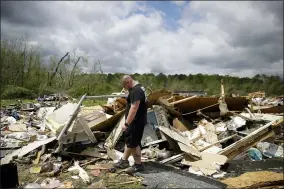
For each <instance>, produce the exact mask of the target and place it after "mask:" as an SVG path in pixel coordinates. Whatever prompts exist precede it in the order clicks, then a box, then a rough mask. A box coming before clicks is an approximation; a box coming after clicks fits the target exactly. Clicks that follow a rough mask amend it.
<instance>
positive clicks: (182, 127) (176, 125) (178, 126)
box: [173, 118, 188, 132]
mask: <svg viewBox="0 0 284 189" xmlns="http://www.w3.org/2000/svg"><path fill="white" fill-rule="evenodd" d="M173 127H174V128H176V129H178V130H180V131H182V132H183V131H188V129H187V127H186V126H185V125H184V124H183V123H182V122H181V121H180V120H179V119H178V118H174V119H173Z"/></svg>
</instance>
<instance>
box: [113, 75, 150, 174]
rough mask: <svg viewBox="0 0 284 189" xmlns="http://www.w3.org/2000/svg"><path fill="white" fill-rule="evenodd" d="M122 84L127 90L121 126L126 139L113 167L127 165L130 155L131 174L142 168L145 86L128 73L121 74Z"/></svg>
mask: <svg viewBox="0 0 284 189" xmlns="http://www.w3.org/2000/svg"><path fill="white" fill-rule="evenodd" d="M122 85H123V87H124V88H125V89H127V90H128V92H129V94H128V97H127V106H126V112H125V124H124V125H123V126H122V129H123V130H124V132H125V138H126V139H125V149H124V154H123V157H122V159H120V160H119V162H118V163H116V164H114V167H116V168H120V169H125V168H127V167H129V161H128V158H129V156H130V155H132V156H133V158H134V161H135V163H134V165H133V166H132V167H130V168H129V169H128V170H127V172H128V173H130V174H131V173H134V172H138V171H143V169H144V167H143V165H142V163H141V139H142V136H143V132H144V127H145V125H146V124H147V100H146V93H145V88H144V87H143V86H142V85H141V84H139V83H138V82H137V81H134V80H133V79H132V78H131V77H130V76H129V75H125V76H123V78H122Z"/></svg>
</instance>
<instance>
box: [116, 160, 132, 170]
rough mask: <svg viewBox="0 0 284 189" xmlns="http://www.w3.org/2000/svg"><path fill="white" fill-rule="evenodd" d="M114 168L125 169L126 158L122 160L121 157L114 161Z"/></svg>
mask: <svg viewBox="0 0 284 189" xmlns="http://www.w3.org/2000/svg"><path fill="white" fill-rule="evenodd" d="M113 166H114V167H115V168H117V169H125V168H127V167H129V161H128V160H123V159H120V160H119V161H118V162H117V163H115V164H114V165H113Z"/></svg>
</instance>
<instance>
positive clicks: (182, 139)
mask: <svg viewBox="0 0 284 189" xmlns="http://www.w3.org/2000/svg"><path fill="white" fill-rule="evenodd" d="M159 129H160V130H161V131H162V132H163V133H165V134H166V135H168V136H169V137H171V138H172V139H174V140H176V141H178V142H181V143H183V144H185V145H187V146H191V142H190V141H189V140H188V138H187V137H185V136H182V135H181V134H179V133H177V132H176V131H174V130H171V129H169V128H167V127H163V126H159Z"/></svg>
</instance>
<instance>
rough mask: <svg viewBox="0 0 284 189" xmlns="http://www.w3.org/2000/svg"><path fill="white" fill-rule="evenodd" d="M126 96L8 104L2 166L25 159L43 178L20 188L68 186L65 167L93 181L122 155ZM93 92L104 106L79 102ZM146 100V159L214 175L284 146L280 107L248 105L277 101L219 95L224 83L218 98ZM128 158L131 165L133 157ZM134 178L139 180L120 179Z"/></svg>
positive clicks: (157, 96) (158, 94) (278, 153)
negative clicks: (267, 110) (283, 143)
mask: <svg viewBox="0 0 284 189" xmlns="http://www.w3.org/2000/svg"><path fill="white" fill-rule="evenodd" d="M126 97H127V94H126V93H124V92H123V91H122V92H121V93H118V94H112V95H104V96H86V95H84V96H82V98H81V99H80V101H79V102H78V103H72V102H71V101H67V100H68V98H64V99H63V100H62V98H56V97H52V100H57V103H55V104H53V106H50V104H48V105H47V104H46V103H43V102H45V101H47V102H49V101H48V100H50V98H47V97H46V98H43V99H39V102H41V103H38V104H26V105H22V106H21V107H18V106H17V107H16V106H15V107H12V108H11V107H6V108H5V109H4V111H2V112H1V166H2V165H5V164H10V163H17V164H25V165H27V166H30V168H29V173H30V174H34V175H38V177H43V178H45V180H43V181H41V182H34V183H25V186H26V187H37V188H67V187H69V188H70V187H73V185H72V182H71V181H70V180H67V181H66V180H61V181H60V180H59V179H58V178H57V177H59V176H60V175H61V174H64V173H69V174H70V177H69V179H72V181H73V182H74V181H75V180H81V181H82V182H83V183H85V184H86V185H91V186H92V185H93V184H94V183H95V182H99V181H98V180H96V179H98V178H99V177H100V176H101V175H103V173H104V174H105V173H114V172H117V171H118V170H115V169H114V168H113V166H112V164H113V163H114V162H116V161H118V160H119V159H120V158H121V157H122V155H123V148H124V133H123V130H122V127H121V126H122V125H123V124H124V122H125V119H124V112H125V106H126V103H127V102H126ZM253 97H254V96H253ZM96 98H108V100H107V103H106V105H100V106H92V107H84V106H82V102H83V100H85V99H96ZM257 98H259V97H257ZM147 99H148V114H147V120H148V123H147V125H146V126H145V129H144V133H143V137H142V142H141V144H142V156H143V157H142V161H143V162H145V163H146V162H156V163H159V164H164V165H167V166H170V167H174V168H175V169H177V170H182V171H186V172H188V173H191V174H194V175H202V176H207V177H211V178H214V179H218V178H223V177H225V176H226V174H227V173H226V171H225V169H224V168H223V167H224V166H225V165H227V164H228V162H230V161H234V160H250V161H260V160H263V159H269V158H281V157H282V158H283V148H282V147H281V146H280V145H278V144H279V143H278V144H277V143H276V142H275V139H277V140H278V141H279V140H280V141H281V137H282V138H283V136H279V128H280V127H281V125H283V116H281V115H279V113H282V114H283V112H281V111H280V112H279V111H278V112H277V111H276V112H275V110H273V111H270V113H263V111H260V112H259V110H257V111H256V110H255V109H254V108H252V107H253V106H254V105H264V104H266V105H268V104H271V105H273V107H275V106H278V107H279V101H277V103H276V100H275V101H270V100H268V101H267V102H266V103H263V100H258V99H256V98H251V97H225V94H224V87H223V83H221V96H220V97H219V98H217V97H203V96H198V95H194V96H188V95H187V96H182V95H181V94H172V93H171V92H169V91H167V90H159V91H154V92H151V93H150V94H149V95H148V97H147ZM250 99H252V100H251V101H250ZM272 102H273V103H272ZM51 103H52V102H51ZM252 103H253V105H252ZM280 106H283V98H282V105H281V104H280ZM273 107H272V108H273ZM270 108H271V107H270ZM277 137H278V138H277ZM279 137H280V138H279ZM280 143H281V142H280ZM129 161H130V164H131V165H132V164H134V159H133V157H130V158H129ZM135 182H140V181H137V180H136V181H126V182H125V183H135ZM105 184H106V185H107V183H105ZM101 185H104V184H102V183H100V186H101ZM102 187H103V186H102Z"/></svg>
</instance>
